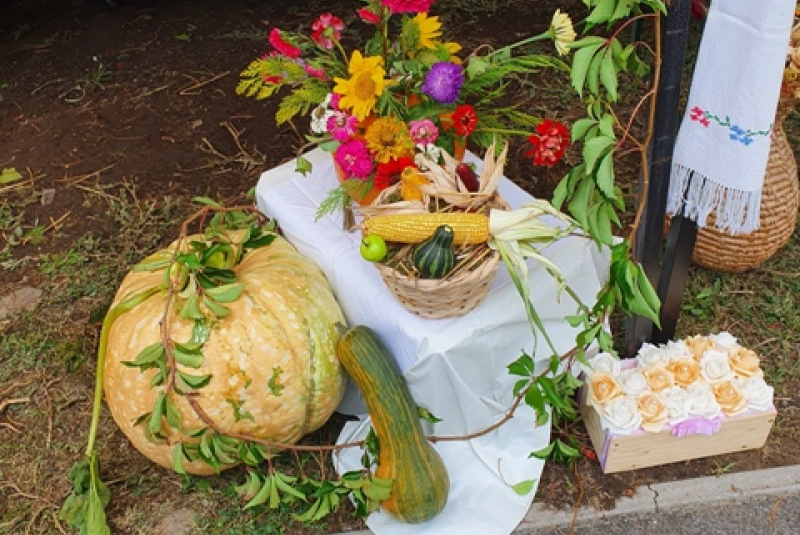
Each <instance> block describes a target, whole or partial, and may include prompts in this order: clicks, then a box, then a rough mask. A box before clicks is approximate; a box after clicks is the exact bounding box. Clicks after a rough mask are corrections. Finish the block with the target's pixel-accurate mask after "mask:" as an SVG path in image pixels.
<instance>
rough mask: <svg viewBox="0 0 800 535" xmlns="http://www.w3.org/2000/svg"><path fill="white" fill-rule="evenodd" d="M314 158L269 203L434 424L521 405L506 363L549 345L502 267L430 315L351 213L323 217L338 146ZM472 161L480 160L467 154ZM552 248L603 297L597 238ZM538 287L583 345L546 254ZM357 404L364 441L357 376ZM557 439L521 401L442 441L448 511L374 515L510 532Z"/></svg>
mask: <svg viewBox="0 0 800 535" xmlns="http://www.w3.org/2000/svg"><path fill="white" fill-rule="evenodd" d="M306 157H307V158H308V159H309V160H311V161H312V163H313V165H314V171H313V173H312V174H311V175H310V176H309V177H305V178H304V177H302V176H300V175H298V174H296V173H295V172H294V169H295V162H293V161H292V162H288V163H286V164H284V165H282V166H279V167H276V168H275V169H271V170H269V171H267V172H265V173H264V174H263V175H262V177H261V180H259V183H258V186H257V188H256V196H257V201H258V206H259V208H260V209H261V210H262V211H263V212H265V213H266V214H267V215H269V216H271V217H273V218H275V219H276V220H277V221H278V223H279V225H280V227H281V229H282V231H283V233H284V234H285V235H286V237H287V238H288V239H289V240H290V241H291V242H292V243H293V244H294V245H295V247H297V249H298V250H299V251H300V252H301V253H303V254H304V255H305V256H307V257H308V258H311V259H312V260H314V261H315V262H316V263H317V264H318V265H319V266H320V268H321V269H322V270H323V271H324V272H325V275H326V276H327V278H328V280H329V281H330V283H331V286H332V287H333V290H334V293H335V294H336V297H337V299H338V301H339V304H340V305H341V307H342V310H343V311H344V313H345V316H346V318H347V320H348V322H349V323H350V324H351V325H356V324H362V325H367V326H369V327H371V328H372V329H373V330H374V331H376V332H377V334H378V335H379V336H380V337H381V339H382V341H383V342H384V343H385V344H386V345H387V346H388V349H389V350H390V352H391V353H392V355H393V356H394V357H395V360H396V361H397V363H398V365H399V367H400V369H401V371H402V372H403V373H404V375H405V378H406V381H407V383H408V386H409V389H410V390H411V393H412V395H413V396H414V399H415V401H416V402H417V403H418V404H419V405H420V406H423V407H425V408H427V409H428V410H430V411H431V412H432V413H433V414H434V415H436V416H437V417H439V418H442V421H441V422H439V423H436V424H430V425H428V428H427V429H426V432H428V433H429V434H435V435H438V436H447V435H464V434H466V433H469V432H474V431H478V430H482V429H484V428H486V427H488V426H489V425H490V424H492V423H494V422H496V421H498V420H499V419H500V418H502V416H503V415H504V414H505V412H506V410H507V409H508V407H509V406H510V404H511V401H512V395H511V391H512V388H513V384H514V382H515V378H514V377H512V376H511V375H509V373H508V370H507V368H506V367H507V365H508V364H509V363H510V362H512V361H514V360H516V359H517V358H518V357H519V356H520V355H521V352H522V351H526V352H528V353H529V354H531V355H533V356H534V358H535V360H536V361H537V366H539V368H540V369H544V366H546V362H547V358H548V356H549V351H548V350H547V348H546V347H545V346H546V344H544V342H541V343H539V344H538V345H539V347H538V348H537V347H536V346H535V344H534V342H533V338H532V335H531V331H530V327H529V325H528V321H527V318H526V313H525V309H524V308H523V305H522V300H521V299H520V297H519V295H518V294H517V292H516V290H515V289H514V285H513V284H512V283H511V280H510V277H509V276H508V273H507V271H506V270H505V268H504V267H501V268H500V270H499V272H498V274H497V276H496V277H495V279H494V281H493V282H492V284H491V287H490V291H489V295H487V297H486V298H485V299H484V300H483V301H482V302H481V303H480V304H479V305H478V307H477V308H475V309H474V310H473V311H471V312H469V313H468V314H465V315H463V316H461V317H458V318H446V319H440V320H426V319H422V318H419V317H417V316H415V315H414V314H412V313H410V312H408V311H407V310H406V309H405V308H403V306H402V305H401V304H400V303H399V302H398V301H397V300H396V299H395V298H394V297H393V296H392V295H391V294H390V293H389V291H388V289H387V288H386V285H385V284H384V283H383V281H382V280H381V278H380V275H379V274H378V272H377V270H376V269H375V268H374V267H373V266H372V265H370V264H369V263H368V262H366V261H364V259H362V258H361V256H360V254H359V250H358V248H359V242H360V234H358V233H347V232H345V231H343V230H342V218H341V214H336V215H335V216H326V217H323V218H321V219H320V220H319V221H315V218H314V214H315V212H316V209H317V206H318V205H319V203H320V202H321V201H322V199H324V198H325V195H326V194H327V192H328V191H329V190H330V189H331V188H333V187H335V186H336V185H337V183H336V178H335V174H334V170H333V164H332V160H331V158H330V155H329V154H328V153H325V152H322V151H320V150H315V151H312V152H310V153H309V154H307V155H306ZM467 157H468V159H470V160H472V161H476V163H480V162H478V161H477V159H476V158H475V157H474V156H472V155H469V154H468V156H467ZM499 189H500V192H501V194H502V195H503V196H504V198H505V199H506V200H507V201H508V202H509V204H510V205H511V206H512V207H514V208H516V207H519V206H520V205H521V204H523V203H525V202H528V201H529V200H531V197H530V196H529V195H528V194H527V193H525V192H524V191H522V190H521V189H520V188H518V187H517V186H515V185H514V184H513V183H512V182H510V181H509V180H507V179H503V180H502V181H501V183H500V186H499ZM545 256H547V257H548V258H549V259H550V260H552V261H553V262H554V263H555V264H556V265H557V266H559V267H560V268H561V269H562V270H563V271H564V273H565V275H566V277H567V281H568V283H569V284H570V286H571V287H572V288H573V289H574V290H575V291H576V292H577V293H578V295H580V297H581V299H582V300H583V301H584V302H586V303H594V301H595V298H596V295H597V292H598V290H599V289H600V287H601V285H602V283H603V282H604V281H605V280H606V275H607V270H608V261H609V258H608V255H607V254H606V252H601V251H599V250H598V248H597V246H596V245H595V244H594V243H593V242H591V240H588V239H585V238H580V237H569V238H566V239H564V240H561V241H560V242H559V243H557V244H555V245H553V246H551V247H549V248H548V249H546V250H545ZM530 279H531V284H530V286H531V297H532V299H533V302H534V303H536V305H537V309H538V311H539V312H540V314H541V316H542V320H543V321H544V325H545V327H546V329H547V331H548V333H549V334H550V336H551V337H552V338H553V340H554V343H555V345H556V349H557V350H558V351H559V352H565V351H567V350H568V349H570V348H571V347H572V346H573V345H574V340H575V335H576V334H577V333H576V331H575V330H574V329H572V328H571V327H569V325H568V324H567V323H566V321H564V317H565V316H566V315H570V314H574V313H575V310H576V306H575V303H574V302H573V301H572V300H571V299H570V298H569V297H567V296H566V295H565V296H564V297H563V298H562V299H561V300H560V301H558V300H557V299H556V288H555V285H554V283H553V281H552V279H551V277H550V276H549V275H548V274H547V273H545V271H544V269H542V268H541V267H540V266H539V265H538V264H531V266H530ZM339 411H340V412H344V413H348V414H357V415H359V417H360V418H361V419H360V420H359V421H356V422H351V423H350V424H348V425H347V426H346V427H345V428H344V429H343V431H342V433H341V435H340V437H339V442H350V441H354V440H360V439H363V438H364V437H365V435H366V433H367V431H368V430H369V427H370V425H369V420H368V418H367V415H366V411H365V409H364V407H363V403H362V402H361V400H360V397H359V396H358V392H357V391H356V389H355V388H353V387H352V386H351V387H350V388H349V389H348V392H347V394H346V396H345V400H344V402H343V403H342V405H341V406H340V407H339ZM549 440H550V425H549V424H548V425H543V426H539V427H536V426H535V424H534V416H533V413H532V411H531V410H530V409H529V408H527V407H522V408H521V409H520V410H519V411H517V413H515V416H514V418H512V419H511V420H510V421H509V422H508V423H506V424H505V425H503V426H502V427H500V428H499V429H497V430H495V431H494V432H492V433H490V434H487V435H484V436H481V437H479V438H475V439H473V440H469V441H458V442H438V443H437V444H436V445H435V447H436V449H437V451H438V452H439V453H440V455H441V456H442V459H443V460H444V462H445V465H446V467H447V470H448V473H449V474H450V481H451V485H450V494H449V498H448V502H447V506H446V507H445V508H444V510H443V511H442V513H441V514H440V515H439V516H437V517H436V518H434V519H433V520H431V521H429V522H426V523H424V524H414V525H411V524H403V523H401V522H398V521H396V520H394V519H393V518H392V517H390V516H389V515H387V514H386V513H384V512H377V513H374V514H372V515H371V516H370V517H369V518H368V520H367V525H368V526H369V527H370V529H371V530H372V531H373V532H375V533H376V534H378V535H456V534H458V535H506V534H508V533H511V532H512V531H513V530H514V528H515V527H516V525H517V524H518V523H519V522H520V521H521V520H522V518H524V516H525V514H526V513H527V511H528V509H529V507H530V505H531V503H532V500H533V496H534V494H535V493H536V487H537V484H538V480H539V478H540V476H541V472H542V468H543V463H542V461H539V460H537V459H532V458H529V457H528V456H529V454H530V452H532V451H536V450H538V449H541V448H543V447H545V446H546V445H547V444H548V443H549ZM360 458H361V451H360V450H357V449H353V448H351V449H349V450H345V451H344V452H343V453H342V455H340V456H339V458H338V459H337V470H339V471H340V472H344V471H348V470H355V469H359V468H360V466H361V464H360ZM526 480H533V488H532V490H531V492H530V493H528V494H525V495H518V494H517V493H516V492H515V491H514V490H513V489H512V487H511V486H512V485H514V484H517V483H520V482H522V481H526Z"/></svg>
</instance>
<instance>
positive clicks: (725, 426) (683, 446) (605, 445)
mask: <svg viewBox="0 0 800 535" xmlns="http://www.w3.org/2000/svg"><path fill="white" fill-rule="evenodd" d="M580 406H581V413H582V415H583V420H584V422H585V424H586V429H587V431H588V432H589V437H590V438H591V440H592V445H593V446H594V449H595V451H596V452H597V458H598V460H599V461H600V466H601V467H602V469H603V473H605V474H611V473H615V472H623V471H625V470H635V469H637V468H647V467H649V466H657V465H662V464H669V463H675V462H680V461H686V460H689V459H697V458H700V457H711V456H713V455H721V454H724V453H731V452H736V451H744V450H751V449H757V448H761V447H763V446H764V443H766V441H767V436H768V435H769V432H770V429H772V424H773V422H774V421H775V416H776V415H777V412H776V411H775V409H774V408H771V409H770V410H767V411H764V412H754V411H749V412H747V413H745V414H742V415H740V416H736V417H733V418H728V419H724V420H723V421H722V426H721V428H720V429H719V431H717V432H716V433H714V434H712V435H703V434H694V435H689V436H684V437H677V436H673V435H672V434H671V429H670V427H669V426H667V427H665V429H663V430H662V431H661V432H660V433H648V432H644V431H638V432H636V433H633V434H631V435H615V434H612V433H610V432H608V431H607V430H605V429H603V428H602V427H601V424H600V415H599V414H598V413H597V411H596V410H595V409H594V407H592V406H591V405H589V404H588V403H586V389H582V392H581V394H580Z"/></svg>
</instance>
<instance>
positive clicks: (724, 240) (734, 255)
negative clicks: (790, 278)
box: [693, 99, 798, 273]
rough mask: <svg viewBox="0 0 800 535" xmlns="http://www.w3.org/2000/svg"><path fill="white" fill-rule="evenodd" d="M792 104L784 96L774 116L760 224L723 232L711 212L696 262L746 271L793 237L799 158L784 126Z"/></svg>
mask: <svg viewBox="0 0 800 535" xmlns="http://www.w3.org/2000/svg"><path fill="white" fill-rule="evenodd" d="M793 105H794V99H791V101H783V100H782V102H781V105H780V106H779V107H778V114H777V116H776V118H775V128H774V130H773V138H772V145H771V147H770V152H769V160H768V162H767V170H766V172H765V175H764V187H763V191H762V197H761V214H760V217H761V224H760V227H759V228H758V229H757V230H756V231H754V232H752V233H751V234H734V235H731V234H728V233H724V232H720V231H718V230H716V228H715V227H714V214H713V213H712V214H711V216H710V217H709V220H708V224H707V226H706V227H704V228H702V229H700V230H699V231H698V233H697V243H696V244H695V248H694V255H693V260H694V262H695V263H696V264H698V265H700V266H703V267H706V268H708V269H712V270H714V271H723V272H731V273H738V272H742V271H747V270H749V269H752V268H754V267H757V266H758V265H759V264H761V263H763V262H764V261H766V260H767V259H769V258H770V257H772V256H773V255H774V254H775V253H777V252H778V250H780V249H781V247H783V246H784V245H786V243H787V242H788V241H789V238H791V236H792V233H793V232H794V228H795V225H796V224H797V209H798V183H797V162H796V161H795V158H794V153H793V152H792V147H791V145H790V144H789V140H788V139H787V138H786V132H784V130H783V120H784V119H785V118H786V116H787V115H788V114H789V112H790V111H791V109H792V107H793Z"/></svg>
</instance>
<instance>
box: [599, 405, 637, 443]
mask: <svg viewBox="0 0 800 535" xmlns="http://www.w3.org/2000/svg"><path fill="white" fill-rule="evenodd" d="M641 424H642V415H641V414H639V411H638V410H637V408H636V400H635V399H634V398H629V397H619V398H616V399H615V400H613V401H612V402H611V403H609V404H608V405H606V407H605V411H604V413H603V416H602V417H601V418H600V425H601V426H602V427H603V429H608V430H609V431H610V432H612V433H614V434H616V435H630V434H631V433H633V432H634V431H636V430H637V429H639V426H641Z"/></svg>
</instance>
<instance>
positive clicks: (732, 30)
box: [667, 0, 795, 234]
mask: <svg viewBox="0 0 800 535" xmlns="http://www.w3.org/2000/svg"><path fill="white" fill-rule="evenodd" d="M794 9H795V0H758V1H754V0H713V2H712V3H711V8H710V10H709V12H708V19H707V20H706V23H705V29H704V31H703V37H702V41H701V43H700V49H699V51H698V55H697V62H696V65H695V70H694V75H693V78H692V84H691V89H690V91H689V99H688V103H687V106H686V113H685V116H684V118H683V122H682V124H681V127H680V129H679V131H678V137H677V140H676V143H675V152H674V155H673V169H672V177H671V179H670V189H669V197H668V202H667V213H668V214H670V215H675V214H679V213H681V210H682V209H683V210H684V212H683V214H684V215H685V216H687V217H689V218H690V219H692V220H694V221H695V222H696V223H697V225H698V226H699V227H701V228H702V227H704V226H706V224H707V219H708V216H709V215H710V214H711V213H712V212H714V215H715V220H716V223H715V226H716V227H717V228H718V229H719V230H720V231H727V232H729V233H731V234H735V233H745V234H746V233H750V232H752V231H754V230H756V229H757V228H758V226H759V221H760V205H761V190H762V186H763V184H764V172H765V170H766V166H767V158H768V156H769V149H770V138H771V133H772V127H773V122H774V119H775V111H776V108H777V104H778V97H779V95H780V86H781V80H782V77H783V69H784V65H785V61H786V52H787V49H788V44H789V34H790V31H791V27H792V23H793V15H794ZM684 204H685V208H684Z"/></svg>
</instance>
